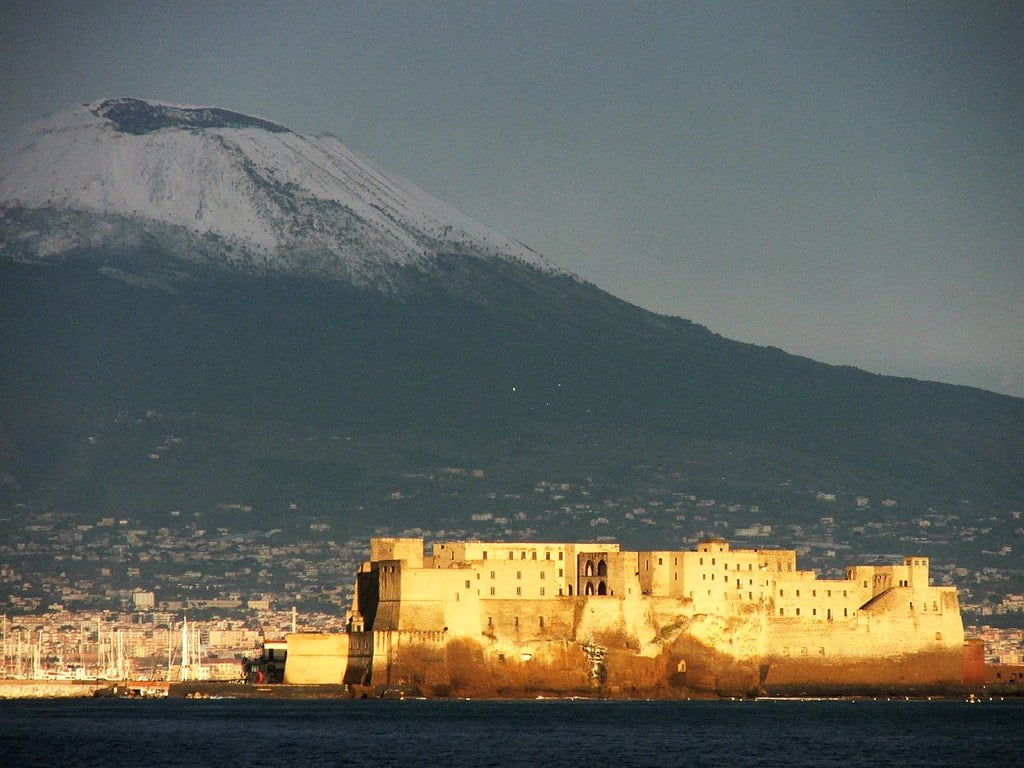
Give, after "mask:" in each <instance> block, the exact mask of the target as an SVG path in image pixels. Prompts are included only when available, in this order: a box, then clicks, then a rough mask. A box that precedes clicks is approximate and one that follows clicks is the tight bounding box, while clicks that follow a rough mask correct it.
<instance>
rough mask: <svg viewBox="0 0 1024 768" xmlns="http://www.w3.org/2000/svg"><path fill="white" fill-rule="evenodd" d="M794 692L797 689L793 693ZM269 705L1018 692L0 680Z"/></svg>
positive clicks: (1023, 691) (937, 696)
mask: <svg viewBox="0 0 1024 768" xmlns="http://www.w3.org/2000/svg"><path fill="white" fill-rule="evenodd" d="M794 688H795V687H794ZM86 698H126V699H150V698H171V699H271V700H294V701H301V700H326V699H330V700H367V699H385V700H414V699H415V700H431V701H458V700H472V701H498V700H500V701H534V700H546V701H568V700H593V701H727V700H733V701H736V700H748V701H867V700H887V701H895V700H913V701H958V700H965V701H991V700H1003V699H1024V685H1001V686H942V687H922V686H907V687H905V688H899V687H895V686H885V687H874V686H867V687H861V688H855V687H844V688H842V689H838V688H831V687H829V686H819V687H809V686H800V689H799V690H792V689H791V690H770V691H761V692H759V693H758V694H756V695H755V694H747V695H743V696H737V695H732V694H729V693H726V692H713V691H673V692H672V693H671V694H667V695H666V692H664V691H658V690H649V691H644V690H630V691H621V690H618V691H613V690H601V689H595V690H591V691H541V690H535V691H507V690H506V691H488V692H482V691H481V692H475V693H473V694H470V693H469V692H464V691H446V692H445V694H443V695H441V694H439V693H437V692H431V691H423V690H420V689H418V688H415V687H412V686H408V687H398V686H394V687H385V686H378V687H371V686H351V685H342V684H337V685H285V684H261V685H256V684H251V683H237V682H219V681H195V682H184V683H183V682H166V681H148V680H147V681H133V680H123V681H113V680H0V701H3V700H17V699H24V700H46V699H86Z"/></svg>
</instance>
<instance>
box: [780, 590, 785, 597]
mask: <svg viewBox="0 0 1024 768" xmlns="http://www.w3.org/2000/svg"><path fill="white" fill-rule="evenodd" d="M785 594H786V591H785V590H784V589H780V590H779V597H783V596H785Z"/></svg>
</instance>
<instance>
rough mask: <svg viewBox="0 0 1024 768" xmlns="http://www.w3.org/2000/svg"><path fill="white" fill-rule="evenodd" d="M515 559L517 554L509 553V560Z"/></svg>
mask: <svg viewBox="0 0 1024 768" xmlns="http://www.w3.org/2000/svg"><path fill="white" fill-rule="evenodd" d="M515 557H516V553H515V552H509V553H508V559H509V560H515Z"/></svg>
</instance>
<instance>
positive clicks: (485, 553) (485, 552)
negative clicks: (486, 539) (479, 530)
mask: <svg viewBox="0 0 1024 768" xmlns="http://www.w3.org/2000/svg"><path fill="white" fill-rule="evenodd" d="M486 559H487V550H486V549H485V550H484V560H486Z"/></svg>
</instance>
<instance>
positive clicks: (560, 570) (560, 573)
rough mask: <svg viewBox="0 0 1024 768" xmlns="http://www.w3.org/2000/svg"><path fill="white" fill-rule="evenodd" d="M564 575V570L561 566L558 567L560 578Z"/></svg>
mask: <svg viewBox="0 0 1024 768" xmlns="http://www.w3.org/2000/svg"><path fill="white" fill-rule="evenodd" d="M562 576H563V571H562V569H561V568H559V569H558V578H562Z"/></svg>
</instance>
